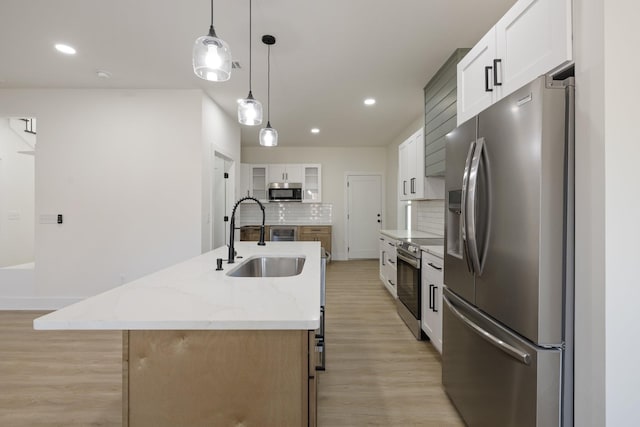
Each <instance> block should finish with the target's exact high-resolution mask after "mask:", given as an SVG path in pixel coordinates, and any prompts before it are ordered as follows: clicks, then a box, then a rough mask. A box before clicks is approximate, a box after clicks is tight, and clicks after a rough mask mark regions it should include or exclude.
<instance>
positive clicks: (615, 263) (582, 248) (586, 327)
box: [574, 0, 640, 427]
mask: <svg viewBox="0 0 640 427" xmlns="http://www.w3.org/2000/svg"><path fill="white" fill-rule="evenodd" d="M639 12H640V10H639V7H638V4H637V2H635V1H630V0H624V1H617V2H605V1H604V0H574V47H575V61H576V384H575V389H576V399H575V401H576V411H575V412H576V417H575V425H576V426H603V425H609V426H616V427H617V426H636V425H639V424H640V413H639V412H638V410H637V406H638V402H640V391H639V389H638V384H640V367H638V363H637V355H638V353H640V342H639V341H638V339H637V330H638V322H639V321H640V312H639V311H638V309H637V301H638V299H639V298H640V287H639V286H638V277H640V263H638V256H639V255H640V252H639V251H638V249H637V243H636V242H637V241H638V239H639V238H640V224H639V223H638V218H640V200H639V199H638V197H637V193H638V192H637V191H635V190H634V188H635V186H636V183H637V180H638V179H637V167H638V166H637V161H636V160H635V159H638V158H640V144H639V143H638V140H639V139H640V138H639V136H640V129H639V124H638V118H637V113H638V107H637V99H638V98H639V96H640V89H639V88H638V86H637V85H636V84H635V76H636V74H637V73H636V74H634V71H633V70H637V69H638V68H639V67H640V60H639V58H638V56H637V55H630V54H629V52H630V51H629V46H637V45H638V43H639V42H640V31H639V30H638V28H637V22H636V21H637V20H636V19H635V17H637V16H638V13H639ZM629 77H631V78H629Z"/></svg>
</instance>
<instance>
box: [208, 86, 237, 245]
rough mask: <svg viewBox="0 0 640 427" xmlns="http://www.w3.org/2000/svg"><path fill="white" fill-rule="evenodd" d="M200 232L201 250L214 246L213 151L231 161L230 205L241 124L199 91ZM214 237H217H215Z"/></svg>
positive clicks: (228, 203)
mask: <svg viewBox="0 0 640 427" xmlns="http://www.w3.org/2000/svg"><path fill="white" fill-rule="evenodd" d="M201 126H202V152H203V153H204V155H203V156H202V169H203V174H202V234H201V251H202V252H206V251H208V250H211V249H213V241H212V234H213V231H212V228H213V226H212V224H213V223H214V218H213V215H214V209H213V206H212V195H213V193H214V188H215V183H214V182H213V179H215V177H213V176H212V173H213V170H214V168H213V165H214V162H215V160H214V157H215V153H216V152H217V153H220V154H221V155H222V157H225V158H226V159H228V160H229V161H231V162H233V164H232V166H231V169H230V172H229V174H230V178H229V183H228V186H229V188H234V189H236V190H235V191H232V192H231V191H230V192H229V194H228V195H227V206H229V205H230V206H231V207H233V201H234V200H235V199H236V195H237V191H239V190H237V184H238V183H240V167H239V163H240V125H239V124H238V122H237V120H236V118H235V117H231V116H229V115H228V114H227V113H225V112H224V111H223V110H222V109H221V108H220V107H219V106H218V104H216V103H215V102H213V101H212V100H211V98H209V97H208V96H206V95H202V123H201ZM216 240H217V239H216Z"/></svg>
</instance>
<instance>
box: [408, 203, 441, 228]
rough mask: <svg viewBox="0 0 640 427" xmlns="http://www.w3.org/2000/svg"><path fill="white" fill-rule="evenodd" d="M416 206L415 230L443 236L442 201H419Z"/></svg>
mask: <svg viewBox="0 0 640 427" xmlns="http://www.w3.org/2000/svg"><path fill="white" fill-rule="evenodd" d="M413 203H415V206H416V227H415V228H416V229H417V230H418V231H424V232H427V233H434V234H440V235H444V200H419V201H417V202H413Z"/></svg>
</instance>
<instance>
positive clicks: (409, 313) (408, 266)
mask: <svg viewBox="0 0 640 427" xmlns="http://www.w3.org/2000/svg"><path fill="white" fill-rule="evenodd" d="M443 243H444V239H442V238H412V239H403V240H402V241H400V242H399V243H398V246H397V251H396V253H397V259H398V264H397V265H398V284H397V290H398V299H397V300H396V304H397V308H398V314H399V315H400V317H401V318H402V320H404V323H406V324H407V326H408V327H409V330H410V331H411V332H412V333H413V335H414V336H415V337H416V338H417V339H421V337H422V332H421V327H420V316H421V312H422V307H421V300H422V289H421V288H422V281H421V277H422V256H421V252H420V246H423V245H442V244H443Z"/></svg>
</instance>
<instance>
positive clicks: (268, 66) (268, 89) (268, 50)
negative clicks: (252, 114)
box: [267, 45, 271, 126]
mask: <svg viewBox="0 0 640 427" xmlns="http://www.w3.org/2000/svg"><path fill="white" fill-rule="evenodd" d="M267 123H268V125H269V126H271V45H268V46H267Z"/></svg>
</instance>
